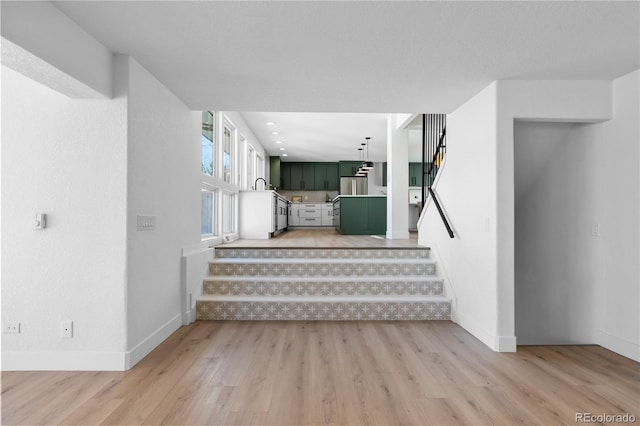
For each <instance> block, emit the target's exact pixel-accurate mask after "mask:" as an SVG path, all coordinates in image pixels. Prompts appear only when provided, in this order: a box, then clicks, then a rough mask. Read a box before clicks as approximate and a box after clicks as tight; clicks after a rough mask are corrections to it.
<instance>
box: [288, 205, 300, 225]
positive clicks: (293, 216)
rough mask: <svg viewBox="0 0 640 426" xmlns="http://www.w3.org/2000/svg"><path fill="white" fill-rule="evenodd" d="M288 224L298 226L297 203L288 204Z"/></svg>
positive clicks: (298, 209)
mask: <svg viewBox="0 0 640 426" xmlns="http://www.w3.org/2000/svg"><path fill="white" fill-rule="evenodd" d="M289 226H300V206H299V205H298V204H291V206H289Z"/></svg>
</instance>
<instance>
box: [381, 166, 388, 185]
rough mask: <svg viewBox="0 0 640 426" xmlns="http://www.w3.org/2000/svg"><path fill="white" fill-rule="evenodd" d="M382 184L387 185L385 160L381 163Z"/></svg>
mask: <svg viewBox="0 0 640 426" xmlns="http://www.w3.org/2000/svg"><path fill="white" fill-rule="evenodd" d="M382 186H387V162H386V161H385V162H384V163H382Z"/></svg>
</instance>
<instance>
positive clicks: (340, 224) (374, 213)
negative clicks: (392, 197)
mask: <svg viewBox="0 0 640 426" xmlns="http://www.w3.org/2000/svg"><path fill="white" fill-rule="evenodd" d="M333 225H334V227H335V228H336V231H338V232H339V233H341V234H343V235H385V234H386V232H387V196H386V195H338V196H337V197H336V198H334V199H333Z"/></svg>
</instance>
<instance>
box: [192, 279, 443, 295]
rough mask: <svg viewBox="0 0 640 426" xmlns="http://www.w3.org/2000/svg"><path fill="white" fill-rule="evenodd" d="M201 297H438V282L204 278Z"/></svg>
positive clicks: (428, 280) (411, 280) (439, 292)
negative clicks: (207, 295) (204, 295)
mask: <svg viewBox="0 0 640 426" xmlns="http://www.w3.org/2000/svg"><path fill="white" fill-rule="evenodd" d="M203 290H204V294H211V295H236V296H241V295H244V296H252V295H261V296H262V295H264V296H292V295H297V296H320V295H323V296H328V295H331V296H354V295H355V296H369V295H370V296H377V295H388V296H391V295H396V296H402V295H423V296H429V295H440V294H442V290H443V286H442V280H441V279H440V278H438V277H433V276H419V277H411V276H407V277H403V279H400V280H398V279H389V277H380V276H376V277H372V276H363V277H314V279H313V280H312V281H309V280H304V281H303V280H300V278H299V277H277V278H274V277H238V276H222V277H208V278H206V279H205V280H204V283H203Z"/></svg>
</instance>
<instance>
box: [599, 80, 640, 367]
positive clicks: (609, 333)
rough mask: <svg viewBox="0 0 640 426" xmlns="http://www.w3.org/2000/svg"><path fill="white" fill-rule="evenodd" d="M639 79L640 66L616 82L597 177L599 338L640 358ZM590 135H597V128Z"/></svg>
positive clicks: (627, 353)
mask: <svg viewBox="0 0 640 426" xmlns="http://www.w3.org/2000/svg"><path fill="white" fill-rule="evenodd" d="M639 82H640V70H636V71H634V72H632V73H630V74H627V75H625V76H623V77H621V78H619V79H617V80H614V81H613V119H612V120H611V121H607V122H604V123H603V124H602V129H601V135H602V139H601V140H600V141H599V142H600V145H599V149H600V151H599V152H600V155H601V157H600V158H601V160H600V161H599V164H600V167H599V168H598V171H599V175H598V179H597V182H598V184H599V187H598V190H597V194H598V195H599V196H600V197H601V198H600V199H599V200H598V204H599V205H600V207H601V210H600V211H601V212H602V213H601V214H602V215H601V217H600V218H598V220H599V221H600V222H601V237H600V238H599V244H600V253H601V267H602V280H601V281H600V282H599V289H600V292H599V294H598V301H599V302H598V312H599V313H600V315H601V318H602V321H601V322H600V324H599V326H598V339H599V343H600V344H601V345H602V346H604V347H606V348H609V349H611V350H613V351H615V352H618V353H621V354H622V355H625V356H627V357H629V358H632V359H635V360H636V361H640V314H639V311H640V271H639V268H640V267H639V265H640V262H639V260H640V142H639V141H640V129H639V126H640V123H639V119H638V117H640V88H639V85H640V83H639ZM590 137H593V138H595V137H597V132H596V131H594V134H592V135H590ZM603 147H606V149H605V150H604V156H602V154H603V152H602V148H603ZM603 157H604V158H603Z"/></svg>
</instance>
